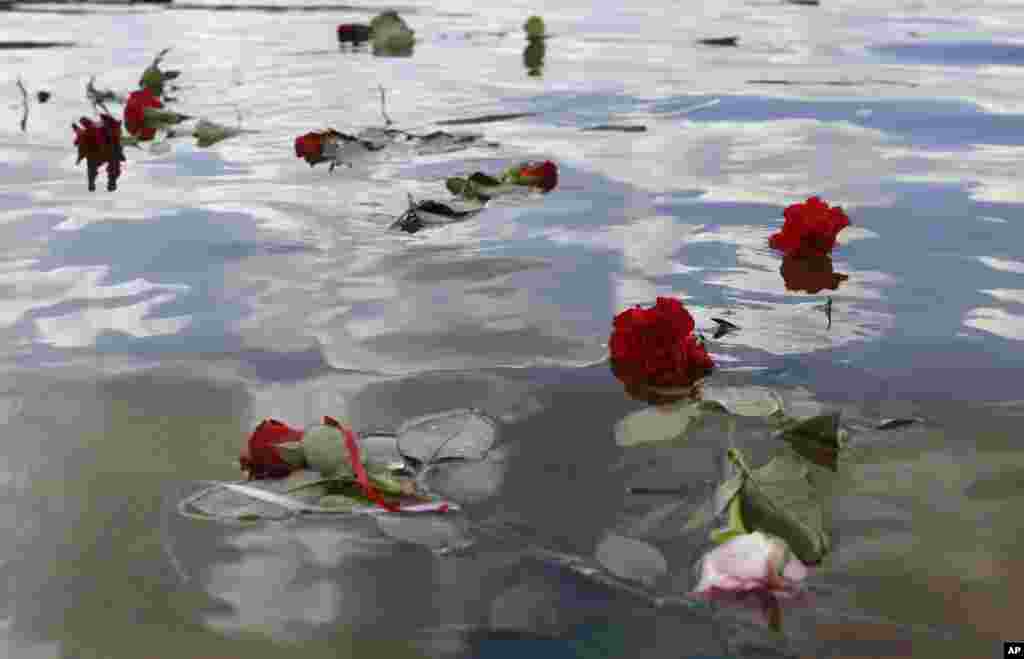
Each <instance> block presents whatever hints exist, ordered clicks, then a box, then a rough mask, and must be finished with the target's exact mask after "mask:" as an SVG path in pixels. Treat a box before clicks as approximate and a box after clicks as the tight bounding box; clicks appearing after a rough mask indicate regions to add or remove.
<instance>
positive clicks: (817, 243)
mask: <svg viewBox="0 0 1024 659" xmlns="http://www.w3.org/2000/svg"><path fill="white" fill-rule="evenodd" d="M783 216H784V217H785V219H786V221H785V222H784V223H783V225H782V231H780V232H778V233H776V234H774V235H772V237H771V238H769V239H768V245H769V246H770V247H771V248H772V249H777V250H779V251H781V252H783V253H784V254H786V255H787V256H811V255H819V256H820V255H824V254H828V253H829V252H831V251H832V248H833V247H835V246H836V236H838V235H839V232H840V231H842V230H843V229H845V228H846V227H848V226H850V218H848V217H847V216H846V213H844V212H843V209H842V208H840V207H838V206H831V207H830V206H829V205H828V204H826V203H825V202H824V201H822V200H821V199H819V198H818V197H811V198H809V199H808V200H807V201H806V202H804V203H802V204H793V205H792V206H789V207H788V208H786V210H785V211H784V213H783Z"/></svg>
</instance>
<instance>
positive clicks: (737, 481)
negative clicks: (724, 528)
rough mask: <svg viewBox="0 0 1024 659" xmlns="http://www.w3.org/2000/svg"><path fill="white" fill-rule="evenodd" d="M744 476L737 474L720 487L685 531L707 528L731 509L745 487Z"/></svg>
mask: <svg viewBox="0 0 1024 659" xmlns="http://www.w3.org/2000/svg"><path fill="white" fill-rule="evenodd" d="M743 479H744V476H743V474H737V475H735V476H733V477H732V478H730V479H729V480H727V481H725V482H724V483H722V484H721V485H719V486H718V489H716V490H715V495H714V496H713V497H712V498H711V499H709V500H708V501H707V502H706V503H705V504H704V505H703V506H701V507H700V508H698V509H697V511H696V512H694V513H693V515H692V516H690V519H689V521H688V522H687V523H686V526H684V527H683V531H693V530H695V529H699V528H701V527H704V526H707V525H708V524H710V523H711V522H713V521H714V520H715V518H716V517H719V516H720V515H722V513H724V512H725V511H726V510H728V509H729V506H730V504H732V502H733V501H734V500H735V499H736V495H737V494H739V491H740V489H741V488H742V487H743Z"/></svg>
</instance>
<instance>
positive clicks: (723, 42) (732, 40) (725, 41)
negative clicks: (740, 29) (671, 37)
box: [697, 37, 740, 46]
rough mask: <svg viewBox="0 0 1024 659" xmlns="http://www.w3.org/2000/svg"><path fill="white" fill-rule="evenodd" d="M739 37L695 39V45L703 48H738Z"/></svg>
mask: <svg viewBox="0 0 1024 659" xmlns="http://www.w3.org/2000/svg"><path fill="white" fill-rule="evenodd" d="M739 40H740V38H739V37H713V38H711V39H697V43H699V44H702V45H704V46H738V45H739Z"/></svg>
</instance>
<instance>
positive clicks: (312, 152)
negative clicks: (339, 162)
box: [295, 128, 341, 167]
mask: <svg viewBox="0 0 1024 659" xmlns="http://www.w3.org/2000/svg"><path fill="white" fill-rule="evenodd" d="M339 137H341V133H339V132H338V131H336V130H334V129H333V128H328V129H327V130H324V131H320V132H319V133H306V134H305V135H300V136H299V137H296V138H295V157H296V158H304V159H305V160H306V162H308V163H309V166H310V167H312V166H313V165H315V164H317V163H321V162H324V161H326V160H330V158H329V157H328V156H326V155H324V147H325V146H326V145H327V143H329V142H336V141H337V140H338V138H339Z"/></svg>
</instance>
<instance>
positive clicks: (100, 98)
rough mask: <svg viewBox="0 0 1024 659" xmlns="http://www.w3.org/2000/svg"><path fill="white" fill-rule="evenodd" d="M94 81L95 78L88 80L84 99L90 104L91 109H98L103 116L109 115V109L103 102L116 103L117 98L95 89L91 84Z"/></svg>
mask: <svg viewBox="0 0 1024 659" xmlns="http://www.w3.org/2000/svg"><path fill="white" fill-rule="evenodd" d="M95 81H96V76H92V77H91V78H89V82H88V83H87V84H86V85H85V97H86V98H88V99H89V101H90V102H91V103H92V107H93V109H96V108H99V109H101V110H103V112H104V114H110V109H109V108H107V105H106V103H104V100H111V101H116V100H117V96H116V95H114V93H113V92H110V91H107V90H105V91H102V92H101V91H100V90H98V89H96V85H94V84H93V83H94V82H95Z"/></svg>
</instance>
